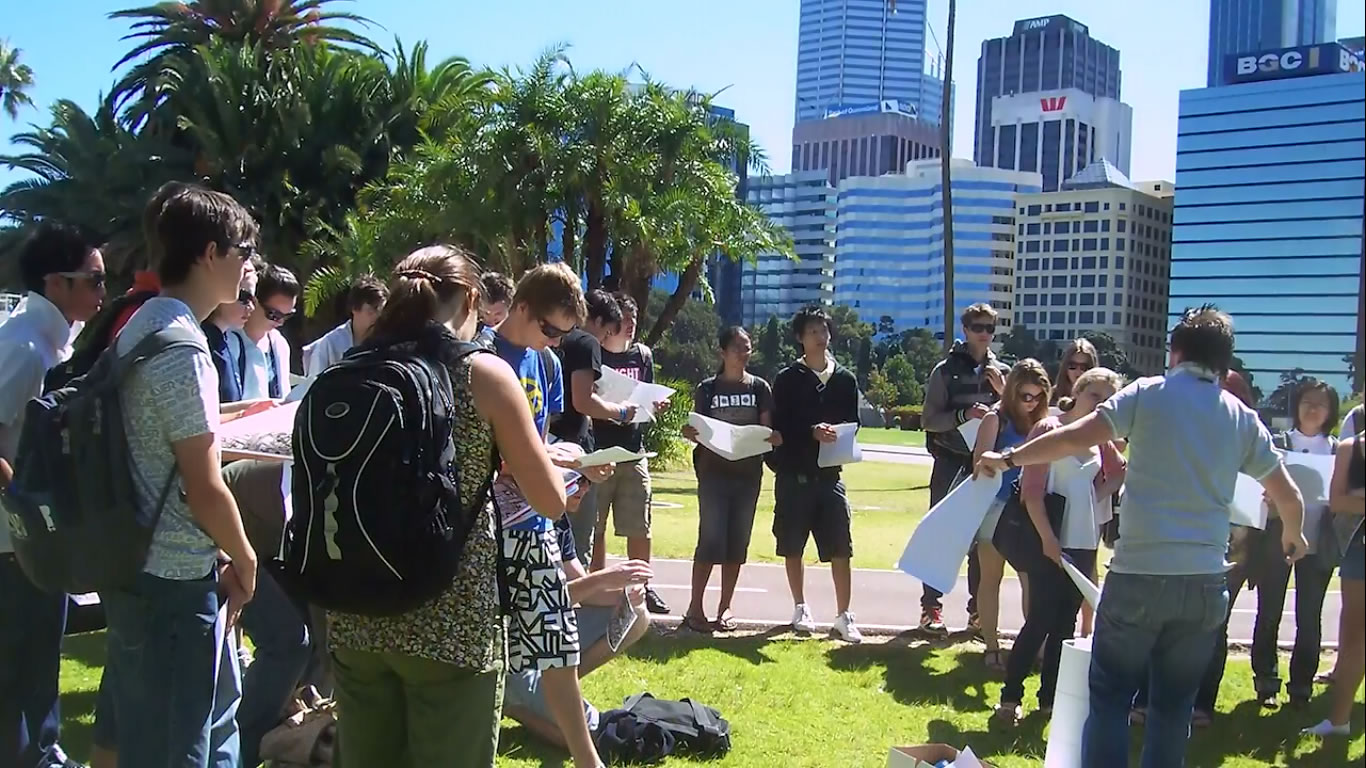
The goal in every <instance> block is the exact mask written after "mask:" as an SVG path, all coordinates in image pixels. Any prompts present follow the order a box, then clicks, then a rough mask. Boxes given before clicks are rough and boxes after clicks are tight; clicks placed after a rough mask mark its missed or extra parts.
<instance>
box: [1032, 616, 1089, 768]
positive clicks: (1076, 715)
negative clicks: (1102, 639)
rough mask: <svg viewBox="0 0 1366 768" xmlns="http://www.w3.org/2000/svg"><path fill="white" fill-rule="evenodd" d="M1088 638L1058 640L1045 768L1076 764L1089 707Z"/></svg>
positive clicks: (1079, 761)
mask: <svg viewBox="0 0 1366 768" xmlns="http://www.w3.org/2000/svg"><path fill="white" fill-rule="evenodd" d="M1090 675H1091V638H1089V637H1081V638H1077V639H1075V640H1068V641H1066V642H1064V643H1063V644H1062V660H1061V661H1060V662H1059V664H1058V689H1057V693H1056V695H1055V696H1054V699H1053V719H1052V721H1051V723H1050V724H1049V729H1048V751H1047V752H1046V753H1045V755H1044V766H1045V768H1079V767H1080V766H1081V735H1082V730H1083V729H1084V728H1085V727H1086V715H1087V713H1088V712H1089V711H1090V707H1091V689H1090V683H1089V680H1090Z"/></svg>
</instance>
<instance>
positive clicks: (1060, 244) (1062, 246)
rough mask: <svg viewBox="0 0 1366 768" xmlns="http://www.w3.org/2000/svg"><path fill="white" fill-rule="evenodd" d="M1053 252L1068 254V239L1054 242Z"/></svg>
mask: <svg viewBox="0 0 1366 768" xmlns="http://www.w3.org/2000/svg"><path fill="white" fill-rule="evenodd" d="M1053 251H1054V253H1066V252H1067V240H1066V239H1061V240H1054V241H1053Z"/></svg>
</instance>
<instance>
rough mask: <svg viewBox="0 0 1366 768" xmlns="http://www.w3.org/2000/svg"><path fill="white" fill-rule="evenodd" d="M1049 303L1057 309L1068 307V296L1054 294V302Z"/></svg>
mask: <svg viewBox="0 0 1366 768" xmlns="http://www.w3.org/2000/svg"><path fill="white" fill-rule="evenodd" d="M1049 303H1051V304H1052V305H1053V306H1055V307H1065V306H1067V294H1065V293H1055V294H1053V298H1052V301H1050V302H1049Z"/></svg>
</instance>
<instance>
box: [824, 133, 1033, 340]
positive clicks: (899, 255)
mask: <svg viewBox="0 0 1366 768" xmlns="http://www.w3.org/2000/svg"><path fill="white" fill-rule="evenodd" d="M953 163H954V164H953V169H952V178H953V229H954V304H955V306H954V307H953V309H952V312H953V315H954V316H957V315H958V314H960V313H961V312H962V310H963V309H964V308H966V307H967V306H968V305H970V304H975V303H978V302H985V303H988V304H990V305H991V306H993V307H995V308H996V309H997V311H998V312H1000V321H999V322H998V326H999V327H1000V328H1001V329H1002V332H1008V331H1009V328H1010V324H1011V313H1012V309H1013V300H1012V299H1013V294H1014V282H1015V279H1014V263H1015V226H1016V223H1015V210H1016V205H1017V200H1018V197H1019V195H1021V194H1027V193H1033V192H1038V191H1039V188H1040V184H1041V183H1042V179H1041V177H1040V176H1039V174H1037V173H1028V172H1022V171H1006V170H1000V169H996V168H978V167H975V166H973V164H972V163H970V162H968V161H966V160H955V161H953ZM940 180H941V176H940V165H939V161H938V160H925V161H919V162H914V163H911V164H910V165H909V166H908V167H907V170H906V174H905V175H888V176H879V177H852V178H848V179H845V180H844V181H842V182H840V185H839V196H838V202H837V208H836V226H835V302H836V303H837V304H845V305H848V306H850V307H852V308H853V309H855V310H856V311H857V312H858V314H859V318H860V319H862V320H863V321H864V322H870V323H874V324H876V323H877V322H878V321H879V320H880V319H881V318H882V317H883V316H888V317H891V318H892V321H893V323H894V324H895V325H896V328H897V329H898V330H907V329H911V328H930V329H932V330H935V331H939V330H940V329H942V328H943V327H944V218H943V210H944V203H943V193H942V190H943V187H942V185H941V183H940Z"/></svg>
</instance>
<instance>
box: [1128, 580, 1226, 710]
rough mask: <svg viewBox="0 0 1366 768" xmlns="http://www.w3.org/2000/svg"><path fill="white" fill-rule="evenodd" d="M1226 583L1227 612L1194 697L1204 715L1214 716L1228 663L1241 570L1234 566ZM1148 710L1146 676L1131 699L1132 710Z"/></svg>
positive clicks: (1197, 706)
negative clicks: (1229, 635)
mask: <svg viewBox="0 0 1366 768" xmlns="http://www.w3.org/2000/svg"><path fill="white" fill-rule="evenodd" d="M1225 580H1226V581H1227V583H1228V607H1229V611H1228V613H1227V614H1225V615H1224V623H1223V624H1220V625H1219V634H1218V636H1217V637H1216V638H1215V641H1214V652H1213V653H1211V654H1210V657H1209V663H1208V664H1206V665H1205V675H1204V677H1203V678H1201V680H1200V690H1199V692H1198V693H1196V694H1195V709H1196V710H1199V711H1201V712H1206V713H1208V714H1211V715H1212V714H1214V707H1215V705H1216V704H1218V702H1219V686H1221V685H1223V682H1224V665H1225V664H1226V663H1227V662H1228V622H1229V619H1231V618H1233V604H1234V603H1236V602H1238V593H1239V592H1241V591H1242V589H1243V586H1244V585H1246V584H1247V574H1246V573H1245V572H1244V570H1243V567H1242V566H1239V565H1235V566H1234V567H1233V568H1232V569H1230V570H1229V572H1228V574H1227V575H1226V576H1225ZM1147 708H1148V676H1147V675H1146V674H1145V675H1144V676H1143V684H1142V685H1140V686H1139V688H1138V695H1136V696H1134V709H1142V710H1147Z"/></svg>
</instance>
